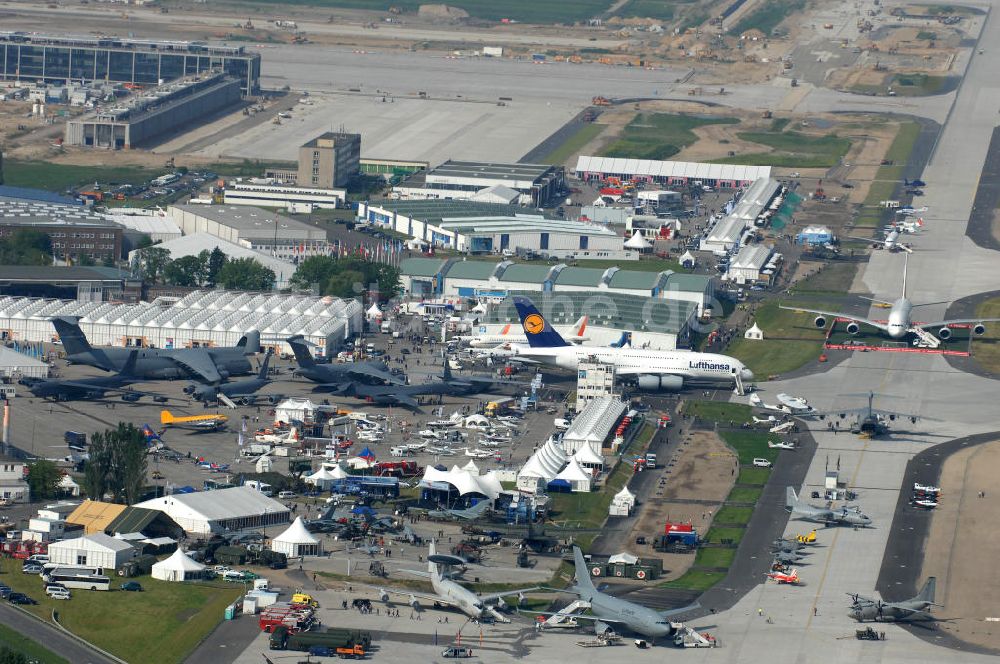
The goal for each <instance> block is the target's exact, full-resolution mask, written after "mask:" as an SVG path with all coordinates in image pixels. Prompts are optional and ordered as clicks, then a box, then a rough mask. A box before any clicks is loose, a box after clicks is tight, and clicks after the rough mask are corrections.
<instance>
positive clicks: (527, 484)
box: [517, 437, 567, 491]
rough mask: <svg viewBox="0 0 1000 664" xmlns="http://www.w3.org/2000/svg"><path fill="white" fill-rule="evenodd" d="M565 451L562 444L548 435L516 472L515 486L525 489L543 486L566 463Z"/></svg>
mask: <svg viewBox="0 0 1000 664" xmlns="http://www.w3.org/2000/svg"><path fill="white" fill-rule="evenodd" d="M566 459H567V456H566V451H565V450H563V448H562V444H561V443H559V442H558V441H557V440H556V439H555V438H553V437H549V439H548V440H547V441H545V444H544V445H542V446H541V447H540V448H538V450H536V451H535V453H534V454H532V455H531V458H530V459H528V460H527V461H526V462H525V464H524V465H523V466H522V467H521V471H520V472H519V473H518V474H517V488H518V489H524V490H526V491H535V490H537V489H538V488H540V487H544V486H545V485H546V484H548V483H549V482H551V481H552V480H554V479H555V478H556V475H558V474H559V470H560V469H561V468H562V467H563V466H564V465H566Z"/></svg>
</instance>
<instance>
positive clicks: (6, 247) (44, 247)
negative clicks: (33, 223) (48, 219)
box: [0, 228, 52, 265]
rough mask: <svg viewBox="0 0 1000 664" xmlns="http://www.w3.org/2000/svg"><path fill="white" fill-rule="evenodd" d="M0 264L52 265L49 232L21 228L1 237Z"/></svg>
mask: <svg viewBox="0 0 1000 664" xmlns="http://www.w3.org/2000/svg"><path fill="white" fill-rule="evenodd" d="M0 264H4V265H52V240H51V239H50V238H49V236H48V234H47V233H43V232H41V231H37V230H34V229H32V228H20V229H18V230H16V231H14V233H13V234H12V235H10V236H9V237H5V238H3V239H0Z"/></svg>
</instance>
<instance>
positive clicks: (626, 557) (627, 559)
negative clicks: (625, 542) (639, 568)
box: [608, 551, 639, 565]
mask: <svg viewBox="0 0 1000 664" xmlns="http://www.w3.org/2000/svg"><path fill="white" fill-rule="evenodd" d="M608 562H609V563H625V564H626V565H635V564H636V563H637V562H639V557H638V556H633V555H632V554H631V553H629V552H627V551H623V552H622V553H616V554H615V555H613V556H611V557H610V558H608Z"/></svg>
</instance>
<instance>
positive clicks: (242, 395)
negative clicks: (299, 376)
mask: <svg viewBox="0 0 1000 664" xmlns="http://www.w3.org/2000/svg"><path fill="white" fill-rule="evenodd" d="M272 353H273V351H270V350H269V351H267V355H265V356H264V362H263V363H262V364H261V366H260V372H259V373H258V374H257V377H256V378H251V379H248V380H238V381H234V382H230V383H220V384H218V385H202V384H196V383H193V384H191V385H188V386H187V387H185V388H184V393H185V394H190V395H191V398H193V399H197V400H198V401H202V402H209V401H218V399H219V395H220V394H223V395H225V396H226V398H228V399H230V400H232V401H234V402H237V403H241V404H243V405H245V406H249V405H250V404H252V403H253V402H254V401H255V400H256V399H257V391H258V390H260V389H261V388H262V387H264V386H265V385H267V384H268V383H270V382H271V379H270V378H268V375H267V368H268V365H269V364H270V363H271V355H272ZM281 398H282V397H281V395H280V394H272V395H269V396H268V397H267V399H268V401H270V403H271V404H276V403H278V402H279V401H280V400H281Z"/></svg>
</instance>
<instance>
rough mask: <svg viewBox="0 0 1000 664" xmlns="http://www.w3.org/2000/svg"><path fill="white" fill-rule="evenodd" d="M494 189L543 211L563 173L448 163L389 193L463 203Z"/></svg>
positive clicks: (543, 167)
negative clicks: (510, 193)
mask: <svg viewBox="0 0 1000 664" xmlns="http://www.w3.org/2000/svg"><path fill="white" fill-rule="evenodd" d="M300 167H301V166H300ZM498 185H499V186H503V187H507V188H508V189H513V190H515V191H517V192H519V193H520V194H521V197H520V200H519V201H518V202H519V203H521V204H524V205H530V206H532V207H543V206H544V205H546V204H547V203H548V202H549V201H550V200H552V199H553V198H555V197H556V196H559V195H561V194H562V193H563V192H565V190H566V173H565V170H564V169H563V167H562V166H554V165H550V164H491V163H489V162H478V161H452V160H448V161H446V162H444V163H443V164H441V165H440V166H435V167H434V168H432V169H430V170H428V171H421V172H418V173H415V174H414V175H413V176H412V177H410V178H409V179H407V180H405V181H403V182H401V183H400V184H399V185H398V186H396V187H394V188H393V192H394V193H395V194H396V195H398V196H399V197H400V198H410V199H427V198H432V199H449V198H450V199H457V200H467V199H470V198H474V197H475V196H476V194H478V193H479V192H481V191H482V190H484V189H489V188H490V187H494V186H498Z"/></svg>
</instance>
